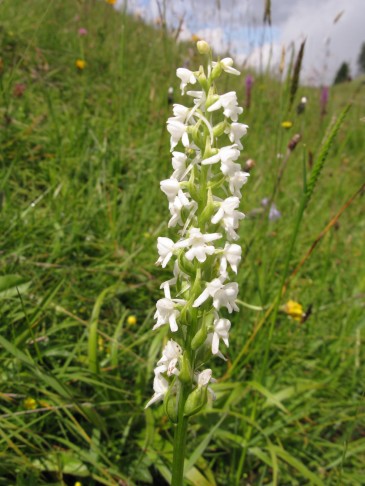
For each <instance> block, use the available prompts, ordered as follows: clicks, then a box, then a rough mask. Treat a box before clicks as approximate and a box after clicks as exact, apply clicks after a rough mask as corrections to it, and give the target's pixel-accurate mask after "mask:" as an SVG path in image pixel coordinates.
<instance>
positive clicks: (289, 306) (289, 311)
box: [282, 300, 305, 322]
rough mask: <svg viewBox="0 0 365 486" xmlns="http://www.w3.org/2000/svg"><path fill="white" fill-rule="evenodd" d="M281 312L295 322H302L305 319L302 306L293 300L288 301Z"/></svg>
mask: <svg viewBox="0 0 365 486" xmlns="http://www.w3.org/2000/svg"><path fill="white" fill-rule="evenodd" d="M282 311H283V312H285V314H286V315H288V316H289V317H291V318H292V319H294V320H295V321H297V322H302V321H303V318H304V317H305V312H304V311H303V306H302V305H301V304H299V303H298V302H295V301H294V300H288V302H287V303H286V304H285V305H284V306H283V307H282Z"/></svg>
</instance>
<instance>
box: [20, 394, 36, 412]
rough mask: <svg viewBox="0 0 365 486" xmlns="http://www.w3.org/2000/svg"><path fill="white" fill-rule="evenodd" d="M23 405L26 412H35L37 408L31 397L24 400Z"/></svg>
mask: <svg viewBox="0 0 365 486" xmlns="http://www.w3.org/2000/svg"><path fill="white" fill-rule="evenodd" d="M23 405H24V408H25V409H26V410H35V409H36V408H37V402H36V401H35V400H34V398H31V397H28V398H26V399H25V400H24V402H23Z"/></svg>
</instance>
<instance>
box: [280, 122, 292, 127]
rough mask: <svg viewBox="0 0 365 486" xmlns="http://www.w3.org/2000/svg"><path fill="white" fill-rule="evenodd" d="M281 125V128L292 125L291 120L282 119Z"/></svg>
mask: <svg viewBox="0 0 365 486" xmlns="http://www.w3.org/2000/svg"><path fill="white" fill-rule="evenodd" d="M281 126H282V127H283V128H291V127H292V126H293V124H292V122H291V121H289V120H287V121H283V122H281Z"/></svg>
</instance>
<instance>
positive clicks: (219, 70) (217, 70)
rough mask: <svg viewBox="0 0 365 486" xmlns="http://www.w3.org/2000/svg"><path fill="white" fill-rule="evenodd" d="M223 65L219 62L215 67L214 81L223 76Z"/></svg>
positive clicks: (213, 71)
mask: <svg viewBox="0 0 365 486" xmlns="http://www.w3.org/2000/svg"><path fill="white" fill-rule="evenodd" d="M222 71H223V69H222V65H221V63H220V62H217V64H216V65H215V66H214V68H213V69H212V79H217V78H219V76H220V75H221V74H222Z"/></svg>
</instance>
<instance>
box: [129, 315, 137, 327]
mask: <svg viewBox="0 0 365 486" xmlns="http://www.w3.org/2000/svg"><path fill="white" fill-rule="evenodd" d="M127 324H128V326H134V325H135V324H137V317H136V316H133V315H132V316H128V319H127Z"/></svg>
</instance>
